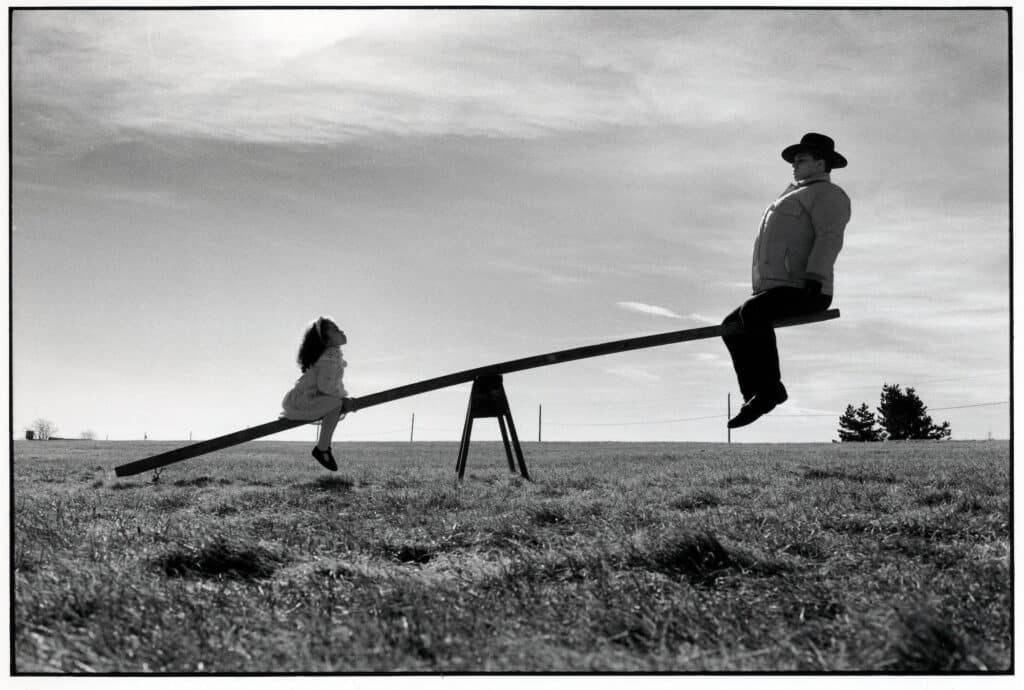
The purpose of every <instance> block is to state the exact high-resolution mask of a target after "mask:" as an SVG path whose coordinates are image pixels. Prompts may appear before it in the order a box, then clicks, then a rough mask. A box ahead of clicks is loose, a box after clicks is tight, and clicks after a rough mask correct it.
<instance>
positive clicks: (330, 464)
mask: <svg viewBox="0 0 1024 690" xmlns="http://www.w3.org/2000/svg"><path fill="white" fill-rule="evenodd" d="M313 457H314V458H316V461H317V462H319V463H320V464H321V465H323V466H324V467H326V468H327V469H329V470H330V471H331V472H337V471H338V463H337V462H335V461H334V454H333V453H331V449H330V448H328V449H327V450H320V449H319V448H314V449H313Z"/></svg>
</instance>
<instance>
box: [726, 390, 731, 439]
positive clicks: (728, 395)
mask: <svg viewBox="0 0 1024 690" xmlns="http://www.w3.org/2000/svg"><path fill="white" fill-rule="evenodd" d="M725 418H726V419H732V393H726V394H725ZM725 438H726V440H727V442H728V443H730V444H731V443H732V429H730V428H729V426H728V425H726V427H725Z"/></svg>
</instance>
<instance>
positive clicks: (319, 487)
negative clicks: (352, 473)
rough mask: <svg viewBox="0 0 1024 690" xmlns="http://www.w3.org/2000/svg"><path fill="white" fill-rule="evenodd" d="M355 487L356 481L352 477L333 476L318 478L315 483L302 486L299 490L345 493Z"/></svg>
mask: <svg viewBox="0 0 1024 690" xmlns="http://www.w3.org/2000/svg"><path fill="white" fill-rule="evenodd" d="M353 486H355V481H354V480H353V479H352V478H351V477H345V476H341V477H339V476H336V475H331V476H329V477H318V478H317V479H316V480H315V481H312V482H308V483H306V484H300V485H299V488H300V489H312V490H314V491H333V492H335V493H344V492H346V491H351V490H352V487H353Z"/></svg>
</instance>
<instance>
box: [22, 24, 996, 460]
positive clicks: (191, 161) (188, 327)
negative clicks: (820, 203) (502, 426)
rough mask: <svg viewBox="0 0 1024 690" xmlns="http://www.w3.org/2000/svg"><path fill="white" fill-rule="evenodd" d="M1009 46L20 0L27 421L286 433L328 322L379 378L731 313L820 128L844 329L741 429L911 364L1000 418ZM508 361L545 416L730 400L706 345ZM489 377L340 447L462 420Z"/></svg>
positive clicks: (810, 30) (609, 433)
mask: <svg viewBox="0 0 1024 690" xmlns="http://www.w3.org/2000/svg"><path fill="white" fill-rule="evenodd" d="M1008 54H1009V45H1008V16H1007V14H1006V13H1005V12H1003V11H998V10H981V9H958V10H944V11H939V10H880V9H871V10H868V9H860V10H800V9H795V8H791V9H779V10H749V9H748V10H729V9H717V10H697V9H689V10H681V9H675V10H650V9H648V10H552V9H548V10H524V9H518V10H466V9H461V10H455V9H452V10H438V9H434V10H428V9H408V10H381V9H368V10H298V9H286V10H267V9H265V10H218V11H214V10H206V11H198V10H177V11H170V10H122V11H96V10H46V11H40V10H16V11H15V12H14V13H13V18H12V22H11V90H10V102H11V114H12V136H11V174H12V186H11V230H10V248H11V255H10V265H11V299H10V304H11V329H12V341H11V344H12V356H11V360H12V371H11V381H12V403H13V409H12V419H13V429H12V433H13V434H14V435H15V437H17V438H22V437H23V432H24V429H25V428H27V427H29V426H30V425H31V423H32V422H33V420H35V419H37V418H46V419H49V420H51V421H52V422H54V424H56V426H57V427H58V429H59V432H58V435H60V436H65V437H78V436H79V435H80V434H81V433H82V432H84V431H87V430H88V431H92V432H94V433H95V435H96V437H97V438H99V439H104V438H109V439H110V440H115V439H118V440H120V439H125V440H135V439H142V438H143V437H144V436H145V437H147V438H149V439H164V440H187V439H189V438H192V439H194V440H200V439H203V438H210V437H213V436H217V435H221V434H226V433H230V432H232V431H236V430H239V429H242V428H245V427H247V426H254V425H257V424H261V423H264V422H267V421H270V420H272V419H275V418H277V416H278V415H279V413H280V400H281V398H282V397H283V395H284V394H285V393H286V392H287V391H288V389H289V388H290V387H291V386H292V384H293V383H294V381H295V379H296V378H297V377H298V376H299V373H300V372H299V370H298V367H297V365H296V363H295V358H296V354H297V349H298V345H299V341H300V339H301V335H302V331H303V329H304V328H305V327H306V326H307V325H308V324H309V323H310V322H311V321H312V320H313V319H315V318H316V317H318V316H320V315H327V316H332V317H333V318H334V319H335V320H336V321H337V322H338V324H339V325H340V326H341V327H342V328H343V329H344V330H345V332H346V333H347V334H348V337H349V343H348V345H346V346H345V348H344V355H345V359H346V360H347V362H348V365H349V366H348V369H347V373H346V378H345V382H346V386H347V388H348V390H349V392H350V393H351V394H352V395H354V396H357V397H358V396H360V395H366V394H369V393H374V392H378V391H381V390H385V389H388V388H392V387H395V386H399V385H404V384H407V383H412V382H415V381H419V380H422V379H427V378H432V377H435V376H440V375H443V374H447V373H450V372H455V371H460V370H464V369H469V368H474V367H477V366H483V365H487V364H492V363H496V362H501V361H505V360H509V359H516V358H520V357H526V356H532V355H536V354H542V353H546V352H550V351H555V350H562V349H566V348H570V347H575V346H581V345H590V344H594V343H599V342H604V341H608V340H615V339H620V338H628V337H635V336H640V335H648V334H653V333H660V332H665V331H675V330H680V329H688V328H698V327H703V326H708V325H712V324H716V323H719V322H720V321H721V320H722V318H723V317H724V316H725V315H726V314H727V313H729V312H730V311H731V310H732V309H734V308H735V307H736V306H738V305H739V304H741V303H742V302H743V301H744V300H745V299H746V298H747V297H749V295H750V291H751V286H750V260H751V252H752V248H753V242H754V239H755V236H756V234H757V230H758V224H759V221H760V218H761V215H762V213H763V211H764V209H765V207H766V206H767V205H768V204H770V203H771V202H772V201H773V200H774V199H775V198H776V197H777V196H778V195H779V194H780V193H781V192H782V191H783V190H784V189H785V187H786V186H787V184H788V183H789V182H790V180H791V169H790V166H789V165H788V164H787V163H785V162H784V161H783V160H782V158H781V156H780V152H781V150H782V149H783V148H784V147H786V146H787V145H789V144H792V143H796V142H797V141H799V139H800V137H801V136H802V135H803V134H804V133H806V132H812V131H814V132H823V133H826V134H828V135H829V136H831V137H833V138H834V139H835V141H836V147H837V150H839V151H840V152H841V153H842V154H843V155H844V156H845V157H846V158H847V159H848V160H849V167H847V168H845V169H841V170H836V171H834V172H833V175H832V180H833V181H834V182H835V183H837V184H839V185H840V186H841V187H843V189H844V190H846V192H847V193H848V194H849V196H850V197H851V200H852V209H853V213H852V218H851V221H850V224H849V225H848V226H847V229H846V237H845V243H844V247H843V250H842V252H841V253H840V255H839V259H838V261H837V264H836V287H835V290H836V295H835V299H834V301H833V305H832V306H833V307H834V308H838V309H840V310H841V312H842V317H841V318H840V319H838V320H833V321H828V322H824V323H818V324H812V325H806V326H800V327H796V328H788V329H782V330H779V331H778V341H779V348H780V352H781V360H782V372H783V380H784V382H785V383H786V386H787V388H788V391H789V395H790V398H789V401H788V402H787V403H786V404H785V405H783V406H781V407H779V408H778V409H777V410H776V411H775V412H773V413H772V414H771V415H769V416H767V417H765V418H763V419H761V420H759V421H758V422H757V423H755V424H753V425H751V426H750V427H746V428H744V429H739V430H734V431H733V433H732V441H733V442H751V443H761V442H790V441H791V442H828V441H830V440H831V439H835V438H837V431H836V429H837V422H838V418H839V416H840V415H841V414H842V413H843V411H844V410H845V409H846V406H847V405H849V404H853V405H854V407H857V406H859V405H860V404H861V403H863V402H866V403H867V404H868V405H869V406H870V407H872V408H874V407H877V405H878V402H879V395H880V391H881V388H882V385H883V384H885V383H889V384H899V385H901V386H902V387H904V388H907V387H913V388H914V389H915V390H916V391H917V393H918V395H920V397H921V398H922V399H923V401H924V402H925V404H926V405H927V406H928V408H929V412H930V413H931V414H932V417H933V420H934V421H935V422H937V423H939V422H942V421H946V420H948V421H949V422H950V425H951V427H952V432H953V438H954V439H972V438H987V437H989V436H991V437H994V438H1008V437H1009V434H1010V407H1009V404H1008V401H1009V400H1010V323H1011V318H1010V316H1011V315H1010V237H1011V234H1010V205H1009V198H1010V189H1009V161H1010V150H1009V145H1008V143H1009V136H1010V130H1009V62H1008ZM504 385H505V390H506V392H507V394H508V398H509V401H510V404H511V407H512V413H513V416H514V418H515V422H516V427H517V429H518V432H519V436H520V438H521V440H523V441H535V440H537V438H538V431H539V429H538V424H539V423H540V427H541V428H540V432H541V437H542V439H543V440H545V441H591V440H593V441H598V440H607V441H701V442H720V441H721V442H724V441H725V440H726V438H727V434H726V427H725V422H726V418H727V402H728V401H729V396H730V395H731V406H732V412H733V413H734V414H735V412H736V410H737V409H738V405H739V402H738V401H739V400H740V395H739V392H738V387H737V385H736V381H735V375H734V373H733V370H732V366H731V363H730V360H729V357H728V353H727V351H726V350H725V347H724V345H723V344H722V343H721V341H720V340H717V339H713V340H701V341H694V342H688V343H681V344H676V345H670V346H665V347H660V348H652V349H645V350H638V351H634V352H631V353H622V354H617V355H609V356H605V357H597V358H592V359H586V360H581V361H578V362H573V363H567V364H561V365H556V366H551V367H544V368H539V369H533V370H530V371H525V372H519V373H515V374H509V375H507V376H506V377H505V380H504ZM469 389H470V385H469V384H465V385H461V386H457V387H452V388H447V389H443V390H439V391H435V392H432V393H427V394H423V395H419V396H414V397H411V398H406V399H404V400H400V401H396V402H393V403H390V404H387V405H382V406H379V407H374V408H369V409H365V410H361V411H359V412H357V413H354V414H350V415H348V417H347V418H345V419H344V420H343V421H342V422H341V424H340V425H339V427H338V430H337V432H336V433H335V442H336V443H337V442H342V443H343V442H344V441H346V440H359V441H402V440H408V438H409V437H410V430H411V427H413V415H415V424H414V429H413V436H414V438H415V439H416V440H422V441H427V440H457V439H458V438H459V436H460V434H461V431H462V425H463V421H464V417H465V414H466V405H467V401H468V396H469ZM314 437H315V429H313V428H311V427H309V426H303V427H300V428H298V429H295V430H292V431H289V432H284V433H281V434H279V435H277V436H275V437H273V438H275V439H279V440H299V441H305V440H310V441H311V440H312V439H313V438H314ZM473 438H474V440H494V439H498V438H500V436H499V433H498V429H497V424H496V423H494V422H493V421H492V420H486V419H484V420H479V421H477V422H476V424H475V425H474V431H473Z"/></svg>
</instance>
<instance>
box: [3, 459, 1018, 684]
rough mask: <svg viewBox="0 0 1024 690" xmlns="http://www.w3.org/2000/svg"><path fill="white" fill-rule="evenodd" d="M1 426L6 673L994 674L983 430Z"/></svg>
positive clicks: (999, 479) (996, 557)
mask: <svg viewBox="0 0 1024 690" xmlns="http://www.w3.org/2000/svg"><path fill="white" fill-rule="evenodd" d="M177 445H182V444H165V443H157V442H148V443H104V442H85V441H80V442H60V441H52V442H24V441H19V442H16V443H15V464H14V489H15V504H14V510H15V512H14V520H13V522H14V530H15V544H14V563H13V566H14V569H15V570H14V573H13V584H14V588H15V600H16V606H15V610H14V617H15V619H14V628H13V632H14V639H13V641H14V655H13V658H14V659H15V667H16V668H15V670H16V671H17V672H19V673H26V672H27V673H35V672H58V673H65V672H75V673H83V672H84V673H90V672H214V673H216V672H365V671H370V672H409V671H413V672H417V671H419V672H435V673H436V672H514V671H528V672H535V671H536V672H540V671H571V672H588V671H642V672H656V671H672V672H716V671H812V672H814V671H817V672H824V671H882V672H897V671H911V672H957V673H962V672H986V671H987V672H992V671H1005V670H1007V669H1008V667H1009V664H1010V659H1011V647H1012V624H1011V621H1012V619H1011V583H1010V482H1009V467H1010V452H1009V446H1008V444H1007V443H1006V442H998V441H995V442H976V443H974V442H967V443H951V442H947V443H933V442H922V443H899V442H897V443H886V444H866V445H861V444H828V445H739V444H737V445H733V446H727V445H723V444H657V443H651V444H612V443H607V444H591V443H586V444H584V443H580V444H566V443H544V444H536V443H531V444H526V445H525V446H524V450H525V451H526V455H527V464H528V467H529V469H530V472H531V474H532V475H533V477H534V479H535V480H536V481H535V483H530V482H526V481H524V480H521V479H519V478H516V477H515V476H510V475H509V474H508V470H507V466H506V463H505V459H504V452H503V450H502V447H501V444H500V443H496V444H489V443H475V444H474V445H473V448H472V452H471V454H470V458H469V465H468V471H467V474H466V479H465V481H464V482H463V483H462V484H461V485H457V484H456V482H455V481H454V463H455V455H456V449H457V445H456V444H454V443H414V444H410V443H374V444H371V443H366V444H346V443H338V444H336V446H335V449H336V451H338V455H339V460H341V461H342V468H341V471H340V472H339V473H337V474H331V473H328V472H326V471H324V470H322V469H321V468H320V467H319V466H318V465H316V464H315V462H314V461H313V459H312V458H310V457H309V455H308V453H309V448H308V447H307V445H306V444H292V443H274V442H267V443H250V444H247V445H244V446H241V447H237V448H234V449H231V450H227V451H221V452H219V453H215V454H212V455H209V456H205V457H203V458H197V459H193V460H189V461H186V462H183V463H179V464H176V465H173V466H170V467H168V468H165V469H164V471H163V472H162V473H161V474H160V475H159V476H157V477H154V475H153V473H146V474H143V475H137V476H134V477H126V478H116V477H115V476H114V474H113V468H114V466H115V465H119V464H123V463H125V462H128V461H131V460H135V459H138V458H140V457H144V456H146V455H150V454H153V453H156V452H159V451H160V450H166V449H169V448H172V447H175V446H177Z"/></svg>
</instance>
